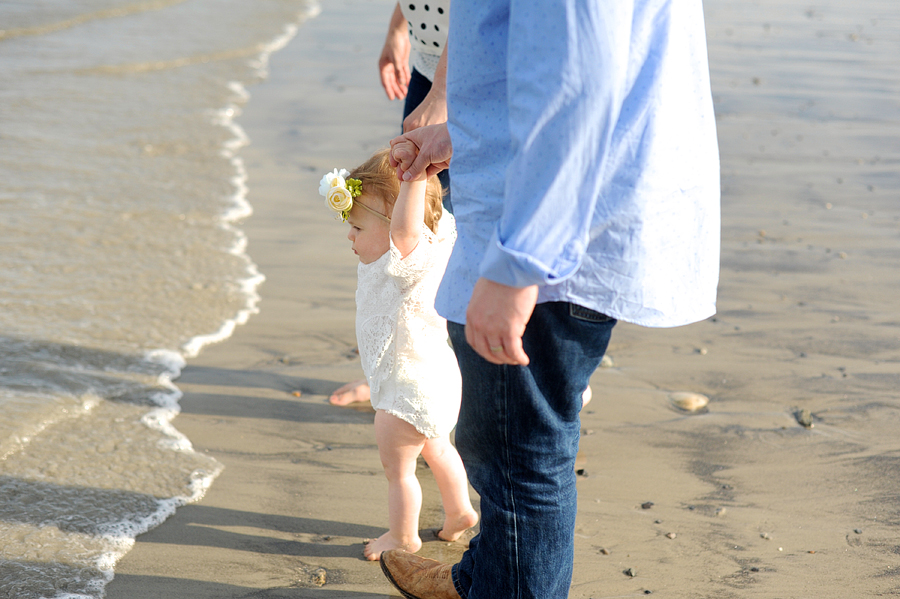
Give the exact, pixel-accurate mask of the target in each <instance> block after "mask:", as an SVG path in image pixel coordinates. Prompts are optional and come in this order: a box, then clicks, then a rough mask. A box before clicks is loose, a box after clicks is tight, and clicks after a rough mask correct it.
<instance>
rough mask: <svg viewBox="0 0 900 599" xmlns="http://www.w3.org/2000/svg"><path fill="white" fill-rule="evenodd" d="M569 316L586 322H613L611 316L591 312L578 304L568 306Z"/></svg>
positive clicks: (594, 311)
mask: <svg viewBox="0 0 900 599" xmlns="http://www.w3.org/2000/svg"><path fill="white" fill-rule="evenodd" d="M569 316H571V317H572V318H577V319H578V320H584V321H587V322H609V321H611V320H615V319H614V318H612V317H611V316H607V315H606V314H603V313H601V312H597V311H596V310H591V309H590V308H585V307H584V306H579V305H578V304H569Z"/></svg>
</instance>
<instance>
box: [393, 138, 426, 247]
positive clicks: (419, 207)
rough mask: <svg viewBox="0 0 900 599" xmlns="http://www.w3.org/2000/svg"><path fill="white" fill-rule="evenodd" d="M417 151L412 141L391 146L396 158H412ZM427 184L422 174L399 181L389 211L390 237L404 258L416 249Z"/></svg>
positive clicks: (422, 220)
mask: <svg viewBox="0 0 900 599" xmlns="http://www.w3.org/2000/svg"><path fill="white" fill-rule="evenodd" d="M417 152H418V150H417V148H416V145H415V144H414V143H412V142H401V143H398V144H396V145H394V146H393V147H392V148H391V155H392V156H395V157H398V158H399V157H402V158H411V159H413V160H414V159H415V156H416V153H417ZM398 153H399V154H398ZM427 186H428V180H427V179H426V178H425V176H424V175H423V176H422V177H420V178H419V179H418V180H416V181H403V182H401V183H400V194H399V195H398V196H397V201H396V202H395V203H394V210H393V211H392V212H391V239H393V241H394V246H396V248H397V249H398V250H400V255H401V256H403V257H404V258H406V257H407V256H408V255H409V254H410V252H412V251H413V250H414V249H416V246H417V245H419V239H420V238H421V237H422V224H423V223H424V222H425V190H426V188H427Z"/></svg>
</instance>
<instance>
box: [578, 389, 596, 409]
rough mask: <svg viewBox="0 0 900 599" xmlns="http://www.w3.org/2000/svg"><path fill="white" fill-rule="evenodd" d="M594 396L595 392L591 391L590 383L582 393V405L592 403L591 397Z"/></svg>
mask: <svg viewBox="0 0 900 599" xmlns="http://www.w3.org/2000/svg"><path fill="white" fill-rule="evenodd" d="M592 397H594V392H593V391H591V386H590V385H588V386H587V387H585V389H584V391H583V392H582V393H581V407H582V408H583V407H584V406H586V405H588V404H589V403H591V398H592Z"/></svg>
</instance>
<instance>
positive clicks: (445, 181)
mask: <svg viewBox="0 0 900 599" xmlns="http://www.w3.org/2000/svg"><path fill="white" fill-rule="evenodd" d="M430 91H431V81H429V80H428V77H426V76H425V75H423V74H422V73H420V72H419V71H417V70H415V69H413V70H412V76H411V77H410V79H409V87H408V88H407V90H406V102H405V103H404V104H403V120H406V117H408V116H409V115H410V113H412V111H413V110H415V109H416V108H417V107H418V106H419V104H421V103H422V100H424V99H425V96H427V95H428V92H430ZM401 125H402V122H401ZM401 129H402V126H401ZM438 179H439V180H440V182H441V187H443V188H444V201H443V203H444V209H445V210H447V212H449V213H450V214H453V202H451V201H450V171H448V170H446V171H441V172H439V173H438Z"/></svg>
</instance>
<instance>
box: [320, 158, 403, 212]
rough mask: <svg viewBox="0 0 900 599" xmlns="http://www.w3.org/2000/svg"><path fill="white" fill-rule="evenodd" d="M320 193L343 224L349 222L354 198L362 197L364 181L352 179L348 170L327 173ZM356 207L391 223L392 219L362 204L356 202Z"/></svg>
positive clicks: (321, 183) (323, 178)
mask: <svg viewBox="0 0 900 599" xmlns="http://www.w3.org/2000/svg"><path fill="white" fill-rule="evenodd" d="M319 193H320V194H322V195H323V196H325V203H326V204H328V207H329V208H331V209H332V210H334V211H335V212H336V213H337V216H336V218H340V219H341V222H347V219H348V218H349V217H350V210H351V209H352V208H353V198H358V197H359V196H361V195H362V181H360V180H359V179H352V178H350V173H349V172H347V169H344V168H342V169H340V170H338V169H334V170H333V171H331V172H330V173H326V174H325V176H324V177H322V180H321V181H319ZM356 205H357V206H361V207H363V208H365V209H366V210H368V211H369V212H371V213H372V214H374V215H375V216H377V217H378V218H380V219H381V220H383V221H385V222H388V223H389V222H391V219H389V218H388V217H386V216H385V215H383V214H381V213H380V212H376V211H375V210H373V209H372V208H369V207H368V206H366V205H365V204H363V203H362V202H356Z"/></svg>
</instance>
